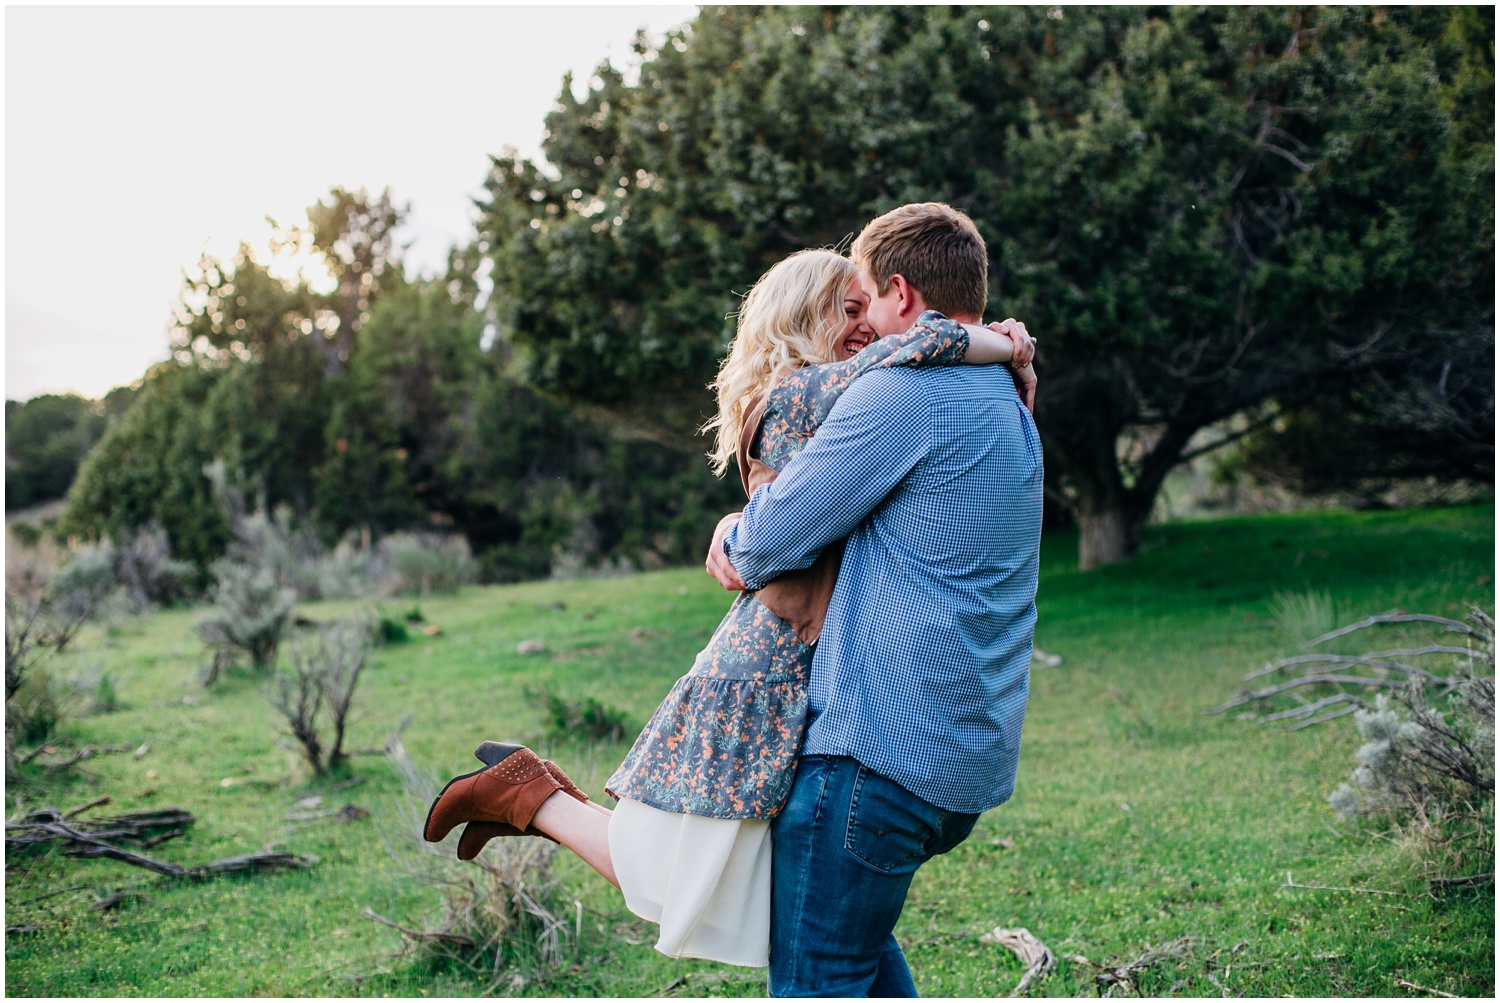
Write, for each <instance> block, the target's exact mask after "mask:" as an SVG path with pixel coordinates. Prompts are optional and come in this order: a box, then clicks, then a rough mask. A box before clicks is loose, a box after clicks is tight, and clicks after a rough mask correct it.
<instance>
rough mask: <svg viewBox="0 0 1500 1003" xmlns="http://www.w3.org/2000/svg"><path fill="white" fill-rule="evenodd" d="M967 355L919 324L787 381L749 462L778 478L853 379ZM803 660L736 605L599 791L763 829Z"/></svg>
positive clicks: (795, 646)
mask: <svg viewBox="0 0 1500 1003" xmlns="http://www.w3.org/2000/svg"><path fill="white" fill-rule="evenodd" d="M968 347H969V336H968V334H967V332H965V331H964V329H963V327H962V325H960V324H958V323H956V322H955V321H952V320H949V319H948V318H946V317H944V316H942V315H941V314H937V313H932V312H929V313H925V314H923V315H922V318H921V319H920V320H919V321H918V323H917V326H915V327H913V328H912V329H911V330H910V331H907V332H905V333H904V334H899V335H892V336H889V337H885V338H881V339H879V340H877V341H875V342H873V343H872V344H870V345H869V346H868V347H866V348H865V350H864V351H862V352H860V353H859V354H858V355H857V356H855V357H854V358H852V359H849V360H847V361H844V362H834V363H829V364H827V365H821V366H810V367H808V368H806V369H801V370H798V371H797V372H795V373H792V374H791V375H790V376H788V377H786V378H785V379H783V380H782V381H781V382H780V383H779V384H777V386H776V387H775V388H774V389H773V390H772V391H771V393H770V395H769V397H768V398H767V402H766V410H765V417H764V419H763V420H762V422H761V426H760V433H759V437H758V443H759V450H758V455H759V459H760V460H761V461H762V462H763V463H765V464H766V465H767V466H769V467H771V468H772V469H773V470H777V471H779V470H781V469H783V468H784V467H785V466H786V465H787V463H788V462H789V461H790V460H791V458H792V457H793V456H795V455H796V454H797V453H798V452H799V451H800V450H801V449H802V447H804V446H806V445H807V443H808V441H809V440H811V439H812V437H813V433H815V432H816V431H817V430H818V426H819V425H821V424H822V423H823V420H824V419H825V418H827V417H828V412H829V411H830V410H831V409H832V408H833V405H834V403H835V402H836V401H837V400H838V398H839V396H840V395H841V394H842V393H843V392H844V390H845V389H847V388H848V386H849V384H850V383H851V382H853V380H855V379H856V378H857V377H858V376H860V375H861V374H862V373H866V372H869V371H870V370H872V369H884V368H890V367H893V366H913V367H919V366H951V365H958V364H960V363H962V362H963V360H964V356H965V354H966V353H967V351H968ZM812 650H813V649H812V647H811V646H810V645H808V644H806V643H804V642H803V641H802V639H801V638H799V637H798V636H797V633H796V631H795V630H793V629H792V627H791V625H790V624H788V623H787V621H786V620H783V619H782V618H781V617H779V616H777V615H776V614H775V613H772V612H771V611H770V610H769V609H767V608H766V607H765V606H764V605H762V604H761V602H760V600H759V599H757V598H756V593H754V592H743V593H741V594H740V596H739V598H737V599H735V601H734V605H732V606H731V607H730V608H729V612H728V613H727V614H725V616H724V619H723V621H722V622H721V623H720V624H719V627H718V629H717V630H715V631H714V635H713V638H712V639H711V640H710V641H709V642H708V646H707V647H706V648H704V649H703V651H702V652H701V653H699V655H698V657H697V660H696V661H694V663H693V667H692V669H691V670H690V671H689V672H688V674H687V675H685V676H683V677H682V678H681V679H679V680H677V682H676V683H675V684H674V685H673V687H672V690H671V692H670V693H668V694H667V697H666V699H665V700H663V701H662V702H661V705H660V706H659V707H658V708H657V710H656V713H655V714H654V715H653V716H652V718H651V721H650V723H649V724H647V725H646V729H645V730H644V731H643V732H641V735H640V737H639V738H637V739H636V741H635V745H634V746H632V747H631V750H630V753H629V755H627V756H626V757H625V761H624V763H622V764H621V766H620V768H619V769H618V770H616V771H615V773H614V775H613V776H612V777H610V778H609V781H608V782H607V784H606V785H605V789H606V790H607V791H608V792H609V793H610V794H611V795H613V796H614V797H616V798H628V799H631V800H634V801H639V802H642V803H643V804H646V805H649V806H651V807H653V808H657V809H660V810H662V811H667V812H676V813H681V814H685V815H700V816H706V817H709V818H720V819H770V818H774V817H775V816H776V815H777V814H778V813H779V812H780V811H781V808H782V806H783V805H784V804H785V802H786V799H787V795H788V794H789V793H790V792H791V788H792V780H793V777H794V775H795V771H796V766H797V754H798V753H799V752H800V751H801V748H802V737H803V732H804V730H805V728H806V718H807V691H808V676H809V670H810V667H811V664H812Z"/></svg>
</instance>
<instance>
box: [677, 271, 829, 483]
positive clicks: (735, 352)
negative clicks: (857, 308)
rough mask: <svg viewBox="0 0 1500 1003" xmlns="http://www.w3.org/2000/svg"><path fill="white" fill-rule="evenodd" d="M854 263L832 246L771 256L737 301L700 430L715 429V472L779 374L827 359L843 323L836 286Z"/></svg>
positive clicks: (723, 468) (722, 467) (721, 472)
mask: <svg viewBox="0 0 1500 1003" xmlns="http://www.w3.org/2000/svg"><path fill="white" fill-rule="evenodd" d="M853 278H854V265H853V264H852V263H850V261H849V259H848V258H845V257H844V256H843V255H841V254H838V253H836V252H834V251H824V250H810V251H798V252H797V253H796V254H793V255H791V256H790V257H788V258H785V259H783V260H782V261H779V262H777V263H776V265H774V266H773V267H772V268H771V270H770V271H768V272H766V274H764V275H762V276H761V277H760V280H759V281H758V282H756V283H755V285H754V286H753V287H752V288H751V290H750V292H749V293H747V294H746V296H745V299H744V302H743V303H742V304H741V305H740V313H739V320H738V323H737V324H736V328H735V335H734V344H733V345H731V346H730V349H729V355H728V356H727V357H726V358H725V359H724V361H723V363H722V364H721V365H720V366H719V375H718V378H717V379H715V380H714V381H713V382H712V383H710V384H709V387H710V388H712V389H713V390H714V391H716V392H717V394H718V397H719V413H718V415H717V416H715V417H714V418H713V419H712V420H711V421H709V422H708V423H707V424H705V425H704V426H703V428H702V431H704V432H707V431H710V430H712V429H717V430H718V432H717V444H716V446H715V448H714V450H713V451H712V452H710V453H709V454H708V458H709V459H710V460H711V461H712V463H713V468H714V473H715V474H718V475H719V476H721V477H722V476H723V475H724V472H725V471H726V470H728V469H729V460H730V458H731V457H733V456H734V454H735V452H736V450H737V449H738V447H739V441H740V431H741V429H742V428H743V427H744V424H745V416H746V415H747V414H748V413H749V412H750V410H751V409H752V408H753V407H754V406H755V404H756V402H757V401H759V400H760V398H761V397H762V396H764V395H765V394H766V393H767V392H769V391H770V389H771V388H772V387H773V386H775V385H776V382H777V381H778V380H780V379H781V378H782V377H783V376H786V375H787V374H789V373H791V372H793V371H795V370H798V369H801V368H803V367H804V366H815V365H818V364H820V363H824V362H832V361H833V360H834V358H835V351H836V349H835V346H834V339H835V338H836V336H837V335H838V334H839V332H840V331H842V330H843V327H844V291H845V289H847V288H848V286H849V282H850V280H851V279H853Z"/></svg>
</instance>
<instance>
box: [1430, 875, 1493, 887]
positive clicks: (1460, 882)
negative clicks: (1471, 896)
mask: <svg viewBox="0 0 1500 1003" xmlns="http://www.w3.org/2000/svg"><path fill="white" fill-rule="evenodd" d="M1494 883H1495V872H1494V871H1490V872H1489V873H1488V874H1470V875H1469V876H1467V877H1463V878H1433V879H1432V880H1430V881H1428V882H1427V884H1428V885H1429V886H1431V887H1432V888H1434V889H1438V888H1441V889H1444V890H1447V889H1449V888H1475V887H1477V886H1479V885H1486V884H1489V885H1492V884H1494Z"/></svg>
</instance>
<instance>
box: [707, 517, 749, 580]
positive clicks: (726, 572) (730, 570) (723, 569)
mask: <svg viewBox="0 0 1500 1003" xmlns="http://www.w3.org/2000/svg"><path fill="white" fill-rule="evenodd" d="M743 514H744V513H742V512H731V513H729V514H728V515H726V516H725V517H724V518H722V519H720V520H719V524H718V525H717V526H715V527H714V538H713V542H712V543H710V544H709V545H708V560H706V561H704V562H703V567H704V569H705V570H706V571H707V572H708V574H709V577H710V578H712V579H713V580H714V581H716V582H718V583H719V584H720V585H722V586H724V590H725V591H726V592H739V591H741V590H742V589H744V587H745V580H744V579H743V578H741V577H740V573H739V572H738V571H736V570H734V565H733V564H730V563H729V555H727V554H725V553H724V534H725V533H728V532H729V528H730V527H731V526H733V525H734V524H735V523H737V522H739V521H740V516H742V515H743Z"/></svg>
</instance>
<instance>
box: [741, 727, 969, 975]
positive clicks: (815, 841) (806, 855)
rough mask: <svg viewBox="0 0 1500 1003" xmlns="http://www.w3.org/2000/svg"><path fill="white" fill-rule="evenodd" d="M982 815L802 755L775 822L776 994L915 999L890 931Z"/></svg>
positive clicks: (828, 759)
mask: <svg viewBox="0 0 1500 1003" xmlns="http://www.w3.org/2000/svg"><path fill="white" fill-rule="evenodd" d="M978 818H979V816H978V815H968V814H964V813H962V812H952V811H944V810H943V809H941V808H937V807H934V806H933V805H930V804H928V803H927V802H926V801H923V800H922V799H921V798H919V797H917V796H916V795H915V794H913V793H911V792H910V791H908V790H907V789H906V788H904V787H902V786H901V785H900V784H898V783H896V782H895V781H894V780H887V779H886V778H885V777H882V776H880V775H879V774H877V773H874V772H871V771H870V770H869V769H867V768H866V767H864V766H861V765H860V764H859V763H858V762H856V761H855V760H853V759H851V758H849V757H847V756H803V757H802V759H800V760H799V761H798V765H797V779H796V782H795V783H794V784H793V785H792V793H791V796H790V797H789V798H788V799H787V803H786V808H785V809H783V811H782V813H781V814H780V815H778V816H777V817H776V819H775V820H774V821H773V822H772V823H771V842H772V846H773V847H774V850H773V852H772V854H771V972H770V982H771V987H770V988H771V995H772V996H877V997H886V998H889V997H901V996H904V997H912V996H916V995H917V987H916V984H915V983H913V982H912V978H911V970H910V969H909V968H907V967H906V958H905V956H904V955H902V953H901V945H900V944H898V943H896V937H895V935H894V934H893V933H892V931H893V930H895V928H896V920H898V919H900V918H901V907H902V906H903V905H905V904H906V891H907V889H908V888H909V887H910V886H911V878H912V875H913V874H915V873H916V871H917V868H918V867H920V866H922V864H923V863H925V862H926V861H927V860H928V859H929V858H931V857H935V856H937V855H938V854H939V853H947V852H948V851H949V850H951V849H953V848H954V847H955V846H957V845H958V844H959V843H961V842H963V841H964V838H965V837H967V836H968V835H969V832H970V830H972V829H973V828H974V822H975V820H976V819H978Z"/></svg>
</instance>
